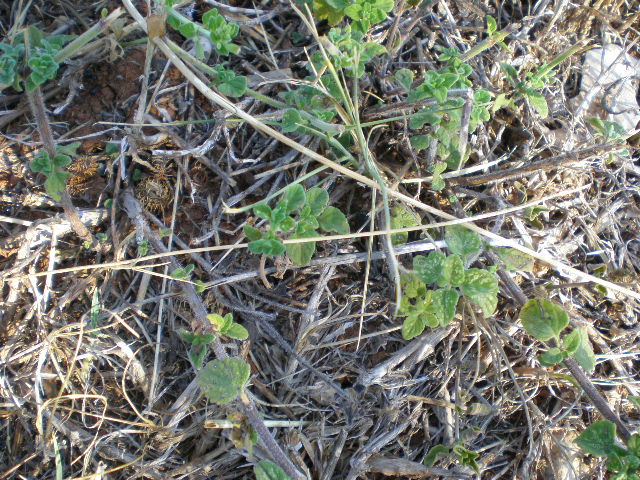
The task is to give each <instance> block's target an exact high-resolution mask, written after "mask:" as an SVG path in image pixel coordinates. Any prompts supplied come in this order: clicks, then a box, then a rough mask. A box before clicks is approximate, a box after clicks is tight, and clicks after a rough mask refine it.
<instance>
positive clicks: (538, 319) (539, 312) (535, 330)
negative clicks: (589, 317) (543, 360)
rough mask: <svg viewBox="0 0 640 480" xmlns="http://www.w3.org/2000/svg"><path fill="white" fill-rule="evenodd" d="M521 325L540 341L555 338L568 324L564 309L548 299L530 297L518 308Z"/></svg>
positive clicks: (567, 316)
mask: <svg viewBox="0 0 640 480" xmlns="http://www.w3.org/2000/svg"><path fill="white" fill-rule="evenodd" d="M520 320H521V321H522V326H523V327H524V328H525V330H526V331H527V332H528V333H529V334H530V335H533V336H534V337H536V338H537V339H538V340H540V341H543V342H544V341H547V340H549V339H551V338H557V337H558V335H560V332H561V331H562V330H563V329H564V328H565V327H566V326H567V325H568V324H569V315H567V312H565V311H564V309H563V308H562V307H560V306H558V305H556V304H555V303H553V302H550V301H549V300H538V299H531V300H528V301H527V303H525V304H524V306H523V307H522V309H521V310H520Z"/></svg>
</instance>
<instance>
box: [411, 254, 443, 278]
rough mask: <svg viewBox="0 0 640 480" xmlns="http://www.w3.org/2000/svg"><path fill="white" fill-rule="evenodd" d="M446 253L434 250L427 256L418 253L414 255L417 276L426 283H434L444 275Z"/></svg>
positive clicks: (414, 267)
mask: <svg viewBox="0 0 640 480" xmlns="http://www.w3.org/2000/svg"><path fill="white" fill-rule="evenodd" d="M445 258H446V257H445V255H444V253H442V252H440V251H438V250H433V251H431V252H429V255H427V256H426V257H425V256H424V255H416V256H415V257H413V269H414V270H415V271H416V276H417V277H418V278H419V279H420V280H422V281H423V282H424V283H433V282H435V281H437V280H438V279H439V278H440V276H441V275H442V269H443V266H444V261H445Z"/></svg>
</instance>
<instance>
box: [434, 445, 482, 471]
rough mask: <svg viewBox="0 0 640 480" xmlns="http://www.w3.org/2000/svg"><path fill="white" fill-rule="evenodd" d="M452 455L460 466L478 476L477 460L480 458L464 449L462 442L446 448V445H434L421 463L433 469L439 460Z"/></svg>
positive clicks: (477, 454) (473, 452)
mask: <svg viewBox="0 0 640 480" xmlns="http://www.w3.org/2000/svg"><path fill="white" fill-rule="evenodd" d="M451 454H454V455H455V456H456V458H457V460H458V462H459V463H460V464H461V465H465V466H467V467H469V468H471V469H472V470H473V471H474V472H476V473H477V474H478V475H479V474H480V467H479V465H478V462H477V461H476V460H477V458H478V457H479V456H480V454H479V453H478V452H475V451H473V450H469V449H468V448H465V446H464V444H463V443H462V442H457V443H455V444H454V445H452V446H450V447H448V446H446V445H435V446H433V447H432V448H431V449H430V450H429V452H428V453H427V454H426V455H425V457H424V459H423V461H422V463H424V464H425V465H426V466H427V467H433V466H434V465H435V463H436V462H437V461H438V460H439V459H440V458H445V457H448V456H450V455H451Z"/></svg>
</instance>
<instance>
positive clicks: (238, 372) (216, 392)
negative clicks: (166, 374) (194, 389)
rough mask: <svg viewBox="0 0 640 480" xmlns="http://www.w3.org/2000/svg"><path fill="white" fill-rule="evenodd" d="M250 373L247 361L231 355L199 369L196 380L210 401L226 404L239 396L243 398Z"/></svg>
mask: <svg viewBox="0 0 640 480" xmlns="http://www.w3.org/2000/svg"><path fill="white" fill-rule="evenodd" d="M250 373H251V370H250V368H249V364H248V363H247V362H245V361H244V360H242V359H241V358H239V357H229V358H226V359H224V360H213V361H212V362H209V363H207V364H206V365H205V366H204V368H203V369H202V370H200V371H198V375H197V377H196V381H197V382H198V386H199V387H200V389H201V390H202V392H203V393H204V395H205V396H206V397H207V398H208V399H209V400H210V401H212V402H213V403H217V404H219V405H224V404H226V403H230V402H232V401H234V400H235V399H236V398H238V397H241V399H243V396H244V395H245V394H244V388H245V386H246V385H247V382H248V381H249V375H250ZM243 400H244V399H243Z"/></svg>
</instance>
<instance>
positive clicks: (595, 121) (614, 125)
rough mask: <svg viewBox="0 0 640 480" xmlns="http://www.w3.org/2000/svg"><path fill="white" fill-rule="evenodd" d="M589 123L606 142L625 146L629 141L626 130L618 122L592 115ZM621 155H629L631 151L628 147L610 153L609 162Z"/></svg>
mask: <svg viewBox="0 0 640 480" xmlns="http://www.w3.org/2000/svg"><path fill="white" fill-rule="evenodd" d="M588 122H589V124H590V125H591V126H592V127H593V129H594V130H595V133H596V134H597V135H598V136H600V137H602V141H603V142H604V143H610V144H614V145H621V146H624V145H626V143H627V139H626V134H627V132H626V130H625V128H624V127H623V126H622V125H620V124H619V123H618V122H612V121H610V120H602V119H600V118H598V117H591V118H589V119H588ZM616 155H620V156H622V157H628V156H629V155H630V152H629V150H628V149H627V148H621V150H619V151H618V152H616V153H615V154H614V152H610V153H609V162H613V161H614V160H615V156H616Z"/></svg>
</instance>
